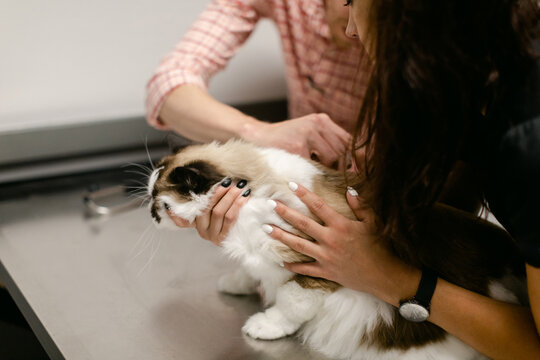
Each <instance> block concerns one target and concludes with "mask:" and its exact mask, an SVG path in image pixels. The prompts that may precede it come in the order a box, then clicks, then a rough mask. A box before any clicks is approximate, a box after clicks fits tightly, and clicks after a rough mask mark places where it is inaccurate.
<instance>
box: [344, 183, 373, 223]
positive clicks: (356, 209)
mask: <svg viewBox="0 0 540 360" xmlns="http://www.w3.org/2000/svg"><path fill="white" fill-rule="evenodd" d="M347 202H348V203H349V207H350V208H351V210H352V211H353V213H354V215H356V218H357V219H358V220H359V221H362V222H364V223H366V224H368V225H373V224H374V223H375V214H374V212H373V209H372V208H371V207H370V206H369V205H368V204H367V203H366V201H365V200H364V199H363V198H362V197H360V196H359V195H358V192H357V191H356V190H354V189H353V188H352V187H348V189H347Z"/></svg>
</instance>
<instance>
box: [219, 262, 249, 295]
mask: <svg viewBox="0 0 540 360" xmlns="http://www.w3.org/2000/svg"><path fill="white" fill-rule="evenodd" d="M258 285H259V281H257V280H255V279H253V278H252V277H251V276H250V275H249V274H248V273H247V272H246V270H244V269H243V268H238V269H236V270H235V271H233V272H232V273H227V274H224V275H222V276H221V277H220V278H219V280H218V285H217V286H218V291H220V292H223V293H227V294H232V295H250V294H256V293H257V286H258Z"/></svg>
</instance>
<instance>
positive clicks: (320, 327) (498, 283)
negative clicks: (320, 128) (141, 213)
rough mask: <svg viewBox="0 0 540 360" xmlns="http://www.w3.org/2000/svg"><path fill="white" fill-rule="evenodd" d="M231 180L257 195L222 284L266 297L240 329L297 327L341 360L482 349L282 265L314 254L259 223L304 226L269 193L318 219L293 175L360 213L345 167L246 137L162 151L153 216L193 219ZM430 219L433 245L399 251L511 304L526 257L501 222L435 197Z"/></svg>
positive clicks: (453, 355) (152, 185)
mask: <svg viewBox="0 0 540 360" xmlns="http://www.w3.org/2000/svg"><path fill="white" fill-rule="evenodd" d="M225 179H232V180H233V181H240V180H246V181H247V183H248V185H247V186H248V187H247V188H249V189H251V196H250V198H249V201H248V202H247V203H246V204H245V205H244V206H243V207H242V209H241V210H240V213H239V216H238V219H237V221H236V223H235V225H233V227H232V228H231V229H230V232H229V234H228V235H227V237H226V239H225V240H224V241H223V243H222V248H223V251H225V253H226V254H227V255H229V256H230V257H231V258H233V259H235V260H237V261H238V262H239V263H240V267H239V269H238V270H237V271H236V272H234V273H231V274H224V275H223V276H222V278H221V279H220V281H219V284H218V289H219V290H220V291H223V292H226V293H231V294H250V293H255V292H256V291H257V287H258V286H260V287H262V289H263V293H264V300H265V304H266V305H267V306H268V307H267V309H266V310H265V311H264V312H260V313H257V314H254V315H253V316H251V317H250V318H249V319H248V320H247V322H246V323H245V325H244V326H243V328H242V331H243V332H244V333H245V334H247V335H248V336H250V337H253V338H255V339H263V340H272V339H278V338H281V337H285V336H288V335H292V334H295V333H297V334H298V336H299V337H300V338H301V339H302V340H303V341H304V342H305V343H306V344H308V345H309V346H310V347H312V348H314V349H316V350H318V351H320V352H322V353H323V354H325V355H327V356H329V357H332V358H339V359H358V360H359V359H366V360H367V359H378V360H380V359H400V360H406V359H410V360H424V359H425V360H428V359H448V360H450V359H452V360H458V359H459V360H466V359H482V358H483V357H482V356H481V355H480V354H478V353H477V352H476V351H474V350H473V349H472V348H470V347H469V346H467V345H466V344H464V343H462V342H461V341H459V340H458V339H457V338H455V337H454V336H451V335H449V334H447V333H446V332H445V331H444V330H442V329H441V328H439V327H437V326H435V325H433V324H431V323H429V322H424V323H412V322H408V321H406V320H404V319H403V318H401V317H400V315H399V313H398V312H397V309H396V308H394V307H393V306H391V305H389V304H387V303H385V302H383V301H381V300H379V299H377V298H375V297H374V296H372V295H370V294H367V293H362V292H358V291H353V290H350V289H346V288H343V287H341V286H339V285H338V284H335V283H333V282H330V281H327V280H323V279H315V278H310V277H306V276H301V275H296V274H294V273H291V272H289V271H288V270H286V269H285V268H283V267H282V266H281V264H282V263H283V262H284V261H287V262H295V261H306V260H307V261H309V258H306V257H305V256H303V255H301V254H298V253H297V252H295V251H293V250H291V249H289V248H288V247H286V246H285V245H283V244H282V243H280V242H278V241H276V240H274V239H272V238H271V237H270V236H269V235H267V234H266V233H265V232H264V231H263V229H262V225H263V224H275V225H277V226H279V227H281V228H283V229H285V230H288V231H291V232H294V233H296V234H299V233H298V231H297V230H295V229H293V228H292V227H291V226H290V225H289V224H287V223H286V222H284V221H283V220H282V219H281V218H280V217H279V216H277V215H276V214H275V213H274V211H273V204H272V202H271V201H270V202H269V201H268V200H270V199H273V200H279V201H280V202H282V203H284V204H286V205H287V206H289V207H291V208H294V209H296V210H299V211H301V212H303V213H304V214H306V215H308V216H311V217H313V218H315V217H314V216H313V215H312V214H310V212H309V211H308V209H307V208H306V206H305V205H304V204H303V203H302V202H301V201H300V200H299V199H298V198H297V197H296V196H295V195H294V193H293V192H292V191H291V190H290V189H289V188H288V183H289V182H291V181H292V182H296V183H298V184H302V185H304V186H305V187H307V188H308V189H310V190H312V191H313V192H315V193H316V194H317V195H319V196H320V197H322V198H323V199H324V200H325V201H326V202H327V203H328V204H329V205H330V206H332V207H333V208H335V209H336V210H337V211H338V212H340V213H341V214H343V215H344V216H346V217H349V218H351V219H354V214H353V213H352V211H351V209H350V208H349V206H348V205H347V201H346V198H345V193H346V191H347V182H346V181H345V178H344V175H343V174H342V173H340V172H337V171H334V170H330V169H327V168H325V167H323V166H321V165H319V164H317V163H315V162H313V161H310V160H306V159H304V158H302V157H300V156H297V155H293V154H290V153H287V152H285V151H283V150H278V149H273V148H260V147H256V146H253V145H251V144H247V143H245V142H241V141H229V142H227V143H225V144H219V143H215V142H214V143H210V144H204V145H192V146H188V147H186V148H184V149H182V150H181V151H179V152H178V153H176V154H174V155H170V156H167V157H165V158H164V159H162V160H161V161H160V162H159V164H158V165H157V166H156V170H155V171H154V172H153V173H152V175H151V176H150V179H149V184H148V192H149V195H150V196H151V198H152V201H151V204H150V210H151V215H152V217H153V219H154V221H155V223H156V224H157V225H158V226H169V227H173V228H176V227H175V225H174V223H173V222H172V221H171V220H170V218H169V217H168V215H167V214H166V211H167V209H168V210H169V211H171V212H172V213H174V214H175V215H176V216H178V217H181V218H184V219H186V220H188V221H193V220H194V219H195V217H197V216H198V215H200V214H201V213H202V212H203V211H204V210H205V209H206V208H207V206H208V204H209V201H210V198H211V197H212V194H213V193H214V191H215V189H216V188H217V187H218V186H222V185H221V183H222V182H223V181H224V180H225ZM356 185H361V184H356ZM356 187H357V188H358V186H356ZM247 188H246V189H247ZM462 218H465V220H463V219H462ZM457 219H459V220H457ZM426 222H427V223H428V226H427V229H428V230H427V232H428V235H429V236H431V238H432V241H431V242H430V245H428V246H425V247H424V248H422V249H403V248H402V249H401V251H400V253H399V254H396V255H398V256H400V257H401V258H403V260H404V261H409V262H411V263H414V264H421V265H422V266H427V267H429V268H431V269H433V270H435V271H436V272H437V273H438V275H439V276H440V277H441V278H444V279H446V280H448V281H451V282H453V283H455V284H458V285H460V286H463V287H465V288H467V289H470V290H473V291H476V292H479V293H482V294H485V295H488V296H491V297H493V298H497V299H499V300H503V301H507V302H512V303H518V302H519V300H520V299H523V294H524V292H523V289H522V288H520V285H521V283H520V282H519V281H517V279H518V278H519V276H521V275H522V270H523V263H522V262H521V260H520V259H519V256H518V255H517V252H516V250H515V247H514V244H513V242H512V240H511V239H510V238H509V237H508V235H507V234H506V232H505V231H503V230H502V229H500V228H498V227H495V226H493V225H491V224H488V223H487V222H485V221H483V220H480V219H477V218H474V217H470V218H467V217H463V216H462V214H460V213H459V211H457V210H454V209H451V208H449V207H446V206H443V205H441V206H437V207H436V208H435V209H434V211H433V214H432V215H430V216H428V217H427V218H426ZM458 234H459V236H458ZM299 235H302V234H299ZM306 238H307V237H306Z"/></svg>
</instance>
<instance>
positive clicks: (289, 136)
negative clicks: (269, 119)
mask: <svg viewBox="0 0 540 360" xmlns="http://www.w3.org/2000/svg"><path fill="white" fill-rule="evenodd" d="M243 138H245V139H246V140H248V141H250V142H253V143H255V144H257V145H260V146H267V147H277V148H280V149H284V150H286V151H288V152H290V153H293V154H298V155H300V156H302V157H305V158H307V159H313V160H317V161H320V162H321V163H322V164H323V165H326V166H328V167H331V168H334V169H340V170H342V169H345V166H346V165H347V164H345V158H344V156H343V155H344V154H345V152H346V151H347V150H348V147H349V146H350V142H351V135H350V134H349V133H348V132H347V131H345V130H344V129H342V128H341V127H340V126H339V125H337V124H336V123H335V122H334V121H332V119H330V117H329V116H328V115H326V114H309V115H306V116H302V117H299V118H296V119H291V120H287V121H282V122H279V123H273V124H270V123H264V122H260V123H259V125H258V126H257V127H255V128H252V129H251V130H250V131H248V132H246V133H245V134H244V136H243Z"/></svg>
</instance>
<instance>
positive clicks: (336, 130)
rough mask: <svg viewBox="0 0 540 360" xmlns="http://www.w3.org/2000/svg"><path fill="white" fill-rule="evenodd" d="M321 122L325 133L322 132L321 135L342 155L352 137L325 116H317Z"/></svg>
mask: <svg viewBox="0 0 540 360" xmlns="http://www.w3.org/2000/svg"><path fill="white" fill-rule="evenodd" d="M319 117H320V119H321V121H323V122H324V124H325V125H324V128H327V129H325V130H326V131H322V132H321V135H322V136H323V137H324V138H325V139H326V141H328V143H329V144H330V145H331V146H332V147H333V148H334V150H336V151H337V152H338V153H339V154H343V153H344V152H345V151H346V150H347V147H348V146H349V144H350V142H351V139H352V136H351V134H349V133H348V132H347V131H345V129H343V128H342V127H341V126H339V125H338V124H336V123H335V122H334V121H333V120H332V119H331V118H330V117H329V116H328V115H327V114H319Z"/></svg>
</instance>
